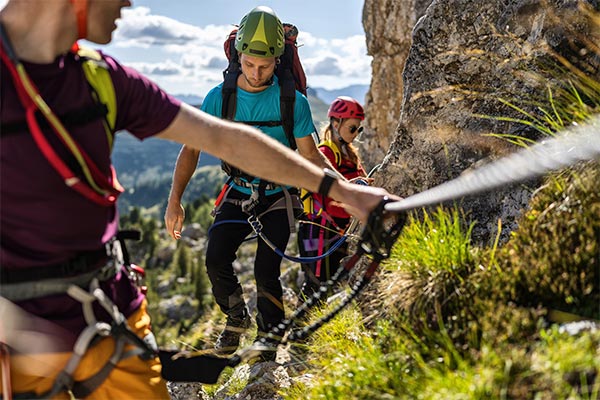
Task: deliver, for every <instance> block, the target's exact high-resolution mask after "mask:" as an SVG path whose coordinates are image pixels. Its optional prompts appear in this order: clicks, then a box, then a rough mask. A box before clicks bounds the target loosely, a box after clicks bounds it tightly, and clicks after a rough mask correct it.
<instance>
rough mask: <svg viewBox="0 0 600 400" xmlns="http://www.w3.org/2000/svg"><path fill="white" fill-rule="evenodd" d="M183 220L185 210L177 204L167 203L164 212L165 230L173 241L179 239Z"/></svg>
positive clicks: (173, 202)
mask: <svg viewBox="0 0 600 400" xmlns="http://www.w3.org/2000/svg"><path fill="white" fill-rule="evenodd" d="M184 219H185V209H184V208H183V206H182V205H181V203H179V202H175V201H169V203H168V204H167V209H166V210H165V228H166V229H167V233H168V234H169V235H170V236H171V237H172V238H173V239H175V240H178V239H181V230H182V229H183V221H184Z"/></svg>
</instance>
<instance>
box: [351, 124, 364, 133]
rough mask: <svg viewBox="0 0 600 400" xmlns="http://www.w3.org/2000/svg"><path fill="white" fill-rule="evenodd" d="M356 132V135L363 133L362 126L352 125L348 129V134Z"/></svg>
mask: <svg viewBox="0 0 600 400" xmlns="http://www.w3.org/2000/svg"><path fill="white" fill-rule="evenodd" d="M356 131H358V133H362V131H363V127H362V126H356V125H352V126H351V127H350V133H354V132H356Z"/></svg>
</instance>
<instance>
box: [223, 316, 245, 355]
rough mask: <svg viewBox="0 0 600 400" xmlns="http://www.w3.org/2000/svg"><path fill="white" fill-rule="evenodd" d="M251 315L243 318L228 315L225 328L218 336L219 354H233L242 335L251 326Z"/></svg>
mask: <svg viewBox="0 0 600 400" xmlns="http://www.w3.org/2000/svg"><path fill="white" fill-rule="evenodd" d="M250 323H251V319H250V315H248V314H246V315H245V316H244V317H241V318H232V317H227V324H226V325H225V329H223V332H221V334H220V335H219V337H218V338H217V342H216V343H215V352H216V353H217V354H219V355H231V354H233V353H235V351H236V350H237V348H238V346H239V345H240V336H242V333H244V332H246V329H248V328H249V327H250Z"/></svg>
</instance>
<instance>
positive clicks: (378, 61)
mask: <svg viewBox="0 0 600 400" xmlns="http://www.w3.org/2000/svg"><path fill="white" fill-rule="evenodd" d="M430 2H431V0H409V1H395V0H365V4H364V8H363V26H364V27H365V34H366V38H367V51H368V53H369V55H371V56H373V62H372V65H371V67H372V71H373V79H372V81H371V88H370V90H369V92H368V93H367V99H366V114H367V121H366V124H365V125H366V126H367V130H366V132H365V133H364V134H363V143H362V145H361V147H362V149H363V161H364V163H365V165H366V167H367V169H371V168H373V167H374V166H375V165H377V164H379V163H381V161H382V160H383V158H384V157H385V154H386V153H387V150H388V148H389V146H390V143H391V142H392V140H393V138H394V136H395V131H396V127H397V126H398V120H399V118H400V109H401V103H402V92H403V82H402V69H403V66H404V63H405V61H406V57H407V56H408V51H409V49H410V44H411V32H412V28H413V26H414V25H415V23H416V22H417V20H418V19H419V18H420V17H421V16H422V15H423V14H424V12H425V9H426V8H427V6H428V5H429V3H430Z"/></svg>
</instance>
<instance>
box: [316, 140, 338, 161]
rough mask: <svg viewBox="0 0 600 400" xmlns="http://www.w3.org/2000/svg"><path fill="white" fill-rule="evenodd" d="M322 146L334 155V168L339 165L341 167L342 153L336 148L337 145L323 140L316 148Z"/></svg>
mask: <svg viewBox="0 0 600 400" xmlns="http://www.w3.org/2000/svg"><path fill="white" fill-rule="evenodd" d="M323 146H325V147H329V149H331V151H333V154H334V155H335V166H336V167H339V166H340V165H342V152H341V151H340V149H339V148H338V147H337V145H336V144H335V143H334V142H333V141H332V140H323V141H322V142H321V143H319V145H318V146H317V147H323Z"/></svg>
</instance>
